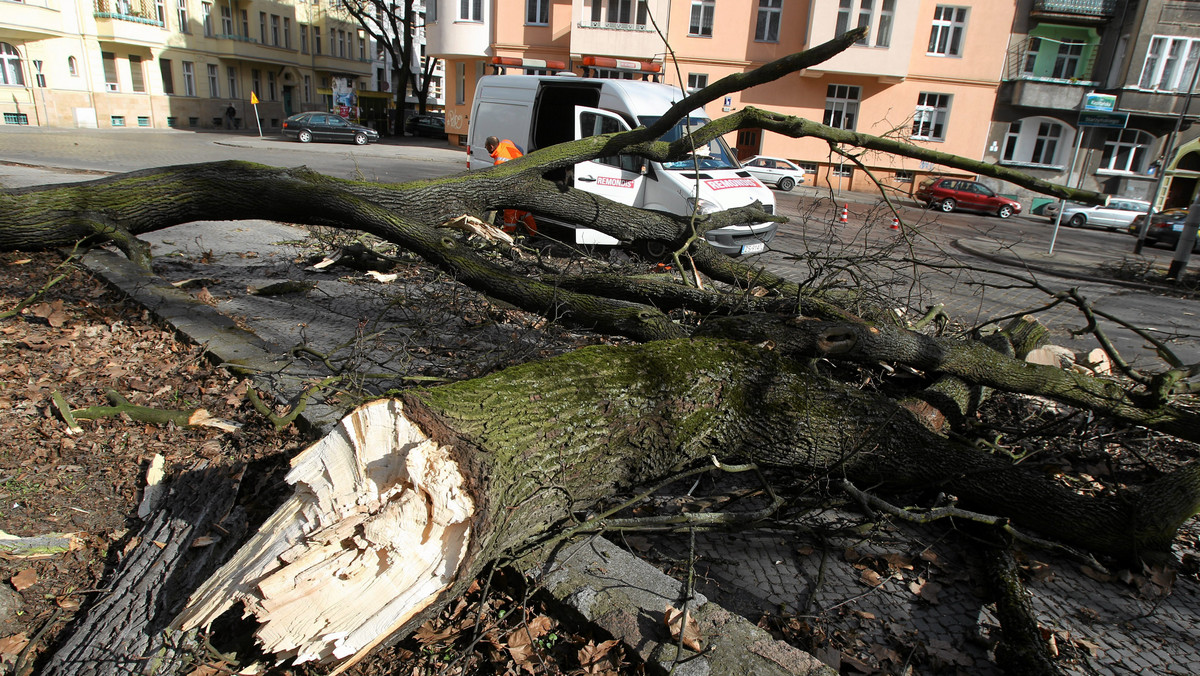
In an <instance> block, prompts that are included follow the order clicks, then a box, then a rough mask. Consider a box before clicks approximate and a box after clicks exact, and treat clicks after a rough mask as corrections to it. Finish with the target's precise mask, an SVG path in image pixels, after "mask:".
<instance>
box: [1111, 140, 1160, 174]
mask: <svg viewBox="0 0 1200 676" xmlns="http://www.w3.org/2000/svg"><path fill="white" fill-rule="evenodd" d="M1153 142H1154V137H1153V136H1151V135H1150V134H1148V133H1146V132H1144V131H1141V130H1139V129H1112V130H1109V138H1108V140H1106V141H1105V142H1104V153H1103V154H1102V155H1101V156H1100V167H1099V169H1100V171H1119V172H1124V173H1134V174H1143V173H1145V172H1146V158H1147V157H1148V156H1149V154H1150V145H1151V144H1152V143H1153Z"/></svg>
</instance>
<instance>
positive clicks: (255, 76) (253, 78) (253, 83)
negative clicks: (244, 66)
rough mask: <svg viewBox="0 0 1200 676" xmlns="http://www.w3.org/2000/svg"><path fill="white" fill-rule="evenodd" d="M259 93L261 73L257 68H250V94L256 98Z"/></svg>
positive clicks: (260, 89)
mask: <svg viewBox="0 0 1200 676" xmlns="http://www.w3.org/2000/svg"><path fill="white" fill-rule="evenodd" d="M261 91H262V71H261V70H259V69H257V68H252V69H251V70H250V93H251V94H252V95H254V96H258V93H259V92H261Z"/></svg>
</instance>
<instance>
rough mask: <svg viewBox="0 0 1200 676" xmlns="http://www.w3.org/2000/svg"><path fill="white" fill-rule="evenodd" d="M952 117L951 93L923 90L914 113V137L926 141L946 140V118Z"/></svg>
mask: <svg viewBox="0 0 1200 676" xmlns="http://www.w3.org/2000/svg"><path fill="white" fill-rule="evenodd" d="M948 117H950V95H949V94H931V93H929V92H921V95H920V96H919V97H918V98H917V110H916V112H915V113H913V128H912V137H913V138H914V139H920V140H924V141H944V140H946V119H947V118H948Z"/></svg>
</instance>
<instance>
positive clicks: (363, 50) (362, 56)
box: [358, 31, 367, 61]
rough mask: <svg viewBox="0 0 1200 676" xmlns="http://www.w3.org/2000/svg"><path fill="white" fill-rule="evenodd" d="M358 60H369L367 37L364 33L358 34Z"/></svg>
mask: <svg viewBox="0 0 1200 676" xmlns="http://www.w3.org/2000/svg"><path fill="white" fill-rule="evenodd" d="M358 60H359V61H366V60H367V36H366V35H364V34H363V32H362V31H359V32H358Z"/></svg>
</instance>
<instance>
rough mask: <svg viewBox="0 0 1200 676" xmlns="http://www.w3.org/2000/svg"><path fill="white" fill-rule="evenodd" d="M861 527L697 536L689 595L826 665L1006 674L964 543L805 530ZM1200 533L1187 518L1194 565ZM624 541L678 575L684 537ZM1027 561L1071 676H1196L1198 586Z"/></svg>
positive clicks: (835, 516) (686, 555) (909, 534)
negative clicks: (808, 633) (792, 639)
mask: <svg viewBox="0 0 1200 676" xmlns="http://www.w3.org/2000/svg"><path fill="white" fill-rule="evenodd" d="M859 522H860V517H858V516H856V515H853V514H849V513H837V512H828V513H823V514H820V515H817V516H815V517H806V519H805V520H804V521H803V522H797V523H795V524H793V525H795V526H798V528H796V529H788V530H774V531H772V530H765V529H764V530H749V531H744V532H731V533H697V534H696V536H695V543H694V557H695V566H694V572H695V578H696V580H697V582H696V588H697V589H698V590H699V591H700V592H701V593H703V594H704V595H705V596H707V597H708V598H709V599H711V600H713V601H716V602H717V603H719V604H721V605H722V606H724V607H726V608H728V609H729V610H731V611H733V612H736V613H738V614H740V615H743V616H745V617H747V618H748V619H750V620H751V621H757V620H759V619H760V618H764V617H772V616H773V617H776V618H784V619H787V618H794V619H796V620H798V621H803V622H805V623H807V624H808V626H810V627H811V628H812V630H813V631H814V632H816V633H817V636H818V638H817V640H816V641H815V643H816V645H814V646H812V647H811V648H810V651H811V652H813V654H814V655H816V656H817V657H818V658H820V659H822V660H823V661H825V662H826V663H827V664H830V665H837V664H838V662H839V661H841V662H842V663H843V665H845V664H851V663H852V662H851V660H855V659H857V660H859V661H860V662H859V663H860V664H865V665H869V666H871V667H872V668H875V669H879V670H881V671H883V672H884V673H900V672H902V671H903V669H902V665H903V664H904V663H906V662H908V663H913V662H916V663H920V664H924V665H932V666H933V668H934V669H936V673H959V674H972V675H974V676H992V675H997V676H998V675H999V674H1001V673H1002V672H1001V671H1000V670H999V668H998V667H997V666H996V665H995V663H994V662H993V661H992V659H991V657H990V656H989V654H988V645H989V637H990V635H991V633H992V632H993V631H994V630H995V628H997V627H998V625H999V623H998V621H997V620H996V619H995V616H994V615H993V613H992V611H991V610H990V609H989V607H988V606H987V605H985V602H984V600H983V598H982V593H981V591H980V588H981V587H982V578H981V575H982V573H981V571H980V570H978V569H977V567H976V564H975V562H974V561H972V560H971V559H969V558H965V557H963V556H962V555H961V554H960V553H961V552H964V551H967V552H969V551H970V546H969V543H968V542H966V541H965V540H964V539H962V538H956V537H955V536H954V535H953V534H949V533H947V532H946V531H944V530H940V529H938V528H933V527H916V526H912V525H909V524H895V523H892V524H886V525H883V526H876V527H874V528H873V529H871V530H870V531H869V532H867V533H865V534H862V535H849V536H848V535H840V536H836V537H829V538H826V539H818V538H815V537H812V536H811V535H803V534H802V533H803V532H804V531H810V532H811V531H812V530H813V527H814V526H824V527H833V526H837V525H839V524H840V525H842V526H848V525H853V524H857V523H859ZM1198 530H1200V527H1197V526H1196V524H1195V522H1194V521H1193V530H1192V537H1191V548H1190V553H1191V554H1192V555H1193V556H1194V555H1196V554H1197V549H1198V548H1200V543H1198V542H1197V539H1196V532H1197V531H1198ZM843 532H845V531H843ZM618 542H620V540H618ZM625 545H626V546H629V547H630V548H631V549H632V550H633V551H634V552H636V553H638V554H640V555H641V556H643V557H645V558H646V559H647V560H649V561H651V562H653V563H656V564H658V565H659V566H660V568H661V569H663V570H664V571H665V572H667V573H669V574H672V575H674V576H676V577H677V579H681V580H686V578H687V576H686V572H687V569H688V561H689V560H690V557H691V556H692V555H693V553H692V545H691V541H690V540H689V538H688V537H686V536H681V535H674V536H659V535H655V536H653V537H652V538H647V537H637V536H634V537H627V538H625ZM1181 553H1182V552H1181ZM1027 557H1028V558H1027V560H1026V561H1025V562H1024V567H1025V569H1026V570H1027V571H1028V572H1029V574H1030V578H1031V579H1030V581H1029V583H1028V589H1029V592H1030V593H1031V595H1032V601H1033V604H1034V607H1035V609H1036V611H1037V614H1038V618H1039V621H1040V623H1041V624H1042V625H1043V627H1046V628H1047V629H1050V630H1052V631H1053V632H1054V636H1055V639H1056V643H1057V645H1058V647H1059V649H1060V651H1061V652H1062V653H1063V654H1064V655H1068V656H1072V657H1073V658H1074V659H1073V660H1072V661H1071V662H1070V663H1069V664H1068V668H1067V671H1068V672H1069V673H1072V674H1080V675H1088V674H1104V675H1106V676H1108V675H1113V676H1117V675H1121V674H1129V673H1142V674H1163V675H1168V674H1169V675H1183V674H1196V673H1197V669H1198V668H1200V667H1198V666H1197V665H1200V588H1198V586H1197V584H1196V582H1195V580H1194V579H1193V578H1186V577H1180V578H1178V579H1177V580H1175V581H1174V584H1173V585H1172V586H1171V587H1170V591H1169V593H1164V589H1163V588H1162V587H1159V586H1157V585H1155V584H1154V583H1153V582H1152V581H1151V579H1150V578H1149V577H1147V576H1146V575H1144V574H1142V573H1141V572H1139V573H1138V574H1136V575H1135V574H1132V573H1117V574H1114V575H1112V579H1109V576H1107V575H1102V574H1100V573H1098V572H1096V571H1094V570H1090V569H1087V568H1086V567H1085V566H1083V565H1082V564H1080V563H1077V562H1075V561H1072V560H1068V559H1065V558H1061V557H1058V556H1052V555H1048V554H1045V553H1043V552H1040V551H1031V552H1028V553H1027ZM1122 577H1124V578H1125V579H1127V580H1128V582H1122V581H1121V579H1122ZM1098 578H1099V579H1098ZM1105 580H1106V581H1105ZM821 637H823V638H821ZM835 646H836V647H840V648H841V650H842V651H844V652H845V653H846V655H847V656H848V658H847V657H843V655H841V654H839V651H838V650H837V649H835ZM852 673H853V672H852ZM918 673H929V672H928V671H919V672H918Z"/></svg>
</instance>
